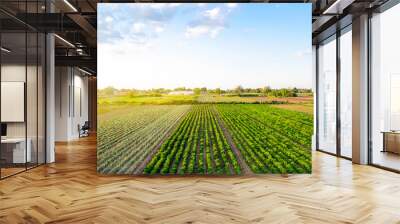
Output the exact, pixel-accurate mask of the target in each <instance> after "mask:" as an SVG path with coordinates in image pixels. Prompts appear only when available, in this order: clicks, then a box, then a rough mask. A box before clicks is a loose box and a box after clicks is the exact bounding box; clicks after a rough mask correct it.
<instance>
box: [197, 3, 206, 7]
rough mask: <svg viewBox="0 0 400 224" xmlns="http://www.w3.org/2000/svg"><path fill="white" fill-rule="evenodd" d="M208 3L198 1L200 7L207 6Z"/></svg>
mask: <svg viewBox="0 0 400 224" xmlns="http://www.w3.org/2000/svg"><path fill="white" fill-rule="evenodd" d="M206 5H207V3H197V6H198V7H204V6H206Z"/></svg>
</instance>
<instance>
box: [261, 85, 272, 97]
mask: <svg viewBox="0 0 400 224" xmlns="http://www.w3.org/2000/svg"><path fill="white" fill-rule="evenodd" d="M270 92H271V87H269V86H264V87H263V88H262V93H263V95H264V96H267V95H268V94H269V93H270Z"/></svg>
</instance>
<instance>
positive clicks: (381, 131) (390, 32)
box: [368, 4, 400, 172]
mask: <svg viewBox="0 0 400 224" xmlns="http://www.w3.org/2000/svg"><path fill="white" fill-rule="evenodd" d="M382 7H383V9H384V10H382V11H381V10H379V11H378V10H377V12H379V13H377V14H373V15H372V17H371V18H370V21H369V22H370V24H371V25H370V32H369V35H370V39H371V43H370V52H369V54H370V58H371V61H370V64H371V67H370V78H369V94H370V97H369V141H370V143H371V144H369V158H368V159H369V164H371V165H374V166H378V167H380V168H384V169H388V170H391V171H395V172H400V149H399V145H400V132H399V131H400V130H398V129H400V119H397V118H398V116H399V114H400V111H399V110H398V109H399V108H398V107H399V105H398V104H396V103H398V100H397V101H393V100H392V99H393V98H396V99H398V98H399V97H400V83H399V82H400V65H399V63H398V60H397V58H398V57H397V54H398V52H399V51H400V44H399V42H398V39H399V38H400V34H399V33H398V32H396V31H397V30H396V29H394V28H393V27H395V26H396V25H397V24H396V22H397V21H398V20H399V19H400V4H397V5H392V6H391V7H387V8H386V6H385V5H383V6H382ZM394 102H396V103H394ZM399 117H400V116H399ZM392 131H397V132H398V133H396V132H395V133H393V132H392ZM392 143H394V145H393V144H392ZM391 146H394V147H391ZM393 149H394V150H393ZM396 149H398V150H396Z"/></svg>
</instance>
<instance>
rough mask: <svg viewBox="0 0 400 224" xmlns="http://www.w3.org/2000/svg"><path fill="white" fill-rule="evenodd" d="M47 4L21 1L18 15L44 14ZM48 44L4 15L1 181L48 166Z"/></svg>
mask: <svg viewBox="0 0 400 224" xmlns="http://www.w3.org/2000/svg"><path fill="white" fill-rule="evenodd" d="M4 4H5V3H4V2H2V3H0V6H3V5H4ZM26 4H28V5H26ZM43 4H44V1H34V2H29V3H27V2H22V1H21V2H19V3H18V10H17V12H19V13H24V12H29V13H37V12H38V13H41V12H43V7H42V6H43ZM11 6H14V5H11ZM39 6H40V7H39ZM3 21H7V23H4V22H3ZM11 23H12V25H11V26H10V25H9V24H11ZM45 44H46V39H45V35H44V34H43V33H40V32H39V31H37V30H35V29H34V28H32V27H29V26H27V25H26V24H23V23H22V22H20V21H17V20H14V19H13V18H12V17H9V16H8V15H5V14H2V13H1V12H0V47H1V57H0V68H1V69H0V71H1V73H0V82H1V85H0V90H1V91H0V92H1V97H0V102H1V104H0V112H1V113H0V121H1V144H0V178H1V179H2V178H5V177H8V176H11V175H13V174H16V173H19V172H22V171H25V170H27V169H29V168H33V167H36V166H37V165H39V164H43V163H45V93H46V90H45V60H46V52H45Z"/></svg>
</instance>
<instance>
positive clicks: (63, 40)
mask: <svg viewBox="0 0 400 224" xmlns="http://www.w3.org/2000/svg"><path fill="white" fill-rule="evenodd" d="M54 36H55V37H57V38H58V39H59V40H61V41H62V42H64V43H66V44H67V45H69V46H70V47H73V48H75V45H73V44H72V43H71V42H69V41H68V40H66V39H64V38H62V37H60V36H59V35H57V34H54Z"/></svg>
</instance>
